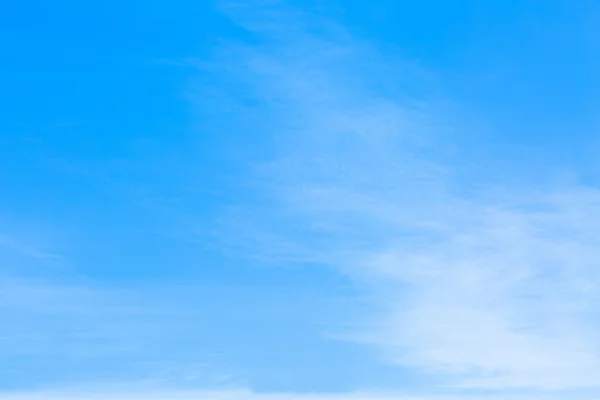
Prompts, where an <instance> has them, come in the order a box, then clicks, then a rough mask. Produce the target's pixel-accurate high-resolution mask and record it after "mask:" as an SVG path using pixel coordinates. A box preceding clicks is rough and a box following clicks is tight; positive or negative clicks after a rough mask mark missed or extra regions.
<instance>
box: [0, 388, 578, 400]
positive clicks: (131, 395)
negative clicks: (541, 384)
mask: <svg viewBox="0 0 600 400" xmlns="http://www.w3.org/2000/svg"><path fill="white" fill-rule="evenodd" d="M569 398H570V399H573V400H578V399H580V398H582V397H577V396H573V395H570V396H569ZM59 399H60V400H501V399H502V400H557V399H558V397H553V396H532V395H514V396H506V395H505V396H502V397H496V396H489V395H488V396H460V397H456V396H444V395H440V396H408V395H398V394H396V395H395V394H385V393H368V392H364V393H342V394H336V393H329V394H323V393H321V394H319V393H305V394H300V393H257V392H253V391H251V390H246V389H240V390H223V391H210V390H188V391H184V390H179V391H177V390H153V391H139V390H138V391H136V392H130V391H107V390H96V391H89V390H88V391H85V390H79V391H46V392H30V393H13V394H10V393H6V394H0V400H59Z"/></svg>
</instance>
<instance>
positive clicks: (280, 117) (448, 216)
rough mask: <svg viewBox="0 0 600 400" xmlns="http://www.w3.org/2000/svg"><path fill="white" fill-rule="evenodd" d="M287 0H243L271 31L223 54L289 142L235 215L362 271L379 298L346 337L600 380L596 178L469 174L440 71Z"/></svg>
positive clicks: (521, 373) (445, 365)
mask: <svg viewBox="0 0 600 400" xmlns="http://www.w3.org/2000/svg"><path fill="white" fill-rule="evenodd" d="M284 8H285V7H284ZM284 8H283V9H282V8H278V7H271V6H269V7H267V12H264V13H263V11H264V10H262V11H261V10H258V11H257V10H256V9H253V10H251V12H250V11H248V10H242V11H240V10H239V9H233V11H232V13H234V17H235V18H236V19H237V20H238V21H241V23H242V25H244V26H245V27H247V28H248V29H249V30H251V31H254V32H255V33H256V35H257V38H258V39H257V42H258V44H253V45H249V46H246V47H243V46H241V47H240V46H237V47H231V48H228V49H227V50H226V51H225V52H224V53H226V54H227V57H225V58H223V59H224V60H225V61H224V62H223V63H224V64H223V65H224V66H225V67H226V68H225V70H226V72H227V73H228V74H229V76H230V77H232V78H233V79H235V80H237V82H238V84H239V87H241V88H243V90H244V96H245V97H246V98H253V99H254V100H255V102H256V103H255V104H258V105H255V106H253V107H251V108H250V109H249V110H248V112H249V113H254V114H255V115H259V116H260V118H257V119H260V121H259V122H257V123H256V126H254V128H255V129H256V130H258V131H260V130H262V131H264V132H270V133H272V135H273V137H274V138H275V139H274V140H275V143H276V144H275V148H276V149H275V151H274V153H275V156H274V157H273V159H272V161H270V162H268V163H264V164H261V165H260V166H258V167H257V168H256V171H255V176H256V177H257V187H258V189H259V191H262V193H263V195H264V196H265V198H266V200H264V199H263V200H262V202H257V203H256V204H247V205H246V208H245V211H242V212H239V211H238V212H236V213H235V214H234V217H232V219H234V220H235V221H236V223H237V224H238V226H246V227H247V226H256V225H259V226H261V229H262V230H264V231H268V232H270V235H273V234H274V232H275V233H277V234H278V235H279V239H278V240H276V241H270V240H269V239H268V238H269V237H273V236H259V237H263V238H265V240H264V241H263V242H262V243H259V244H258V245H257V243H256V240H255V241H254V242H253V246H252V247H253V251H255V252H256V251H258V252H262V253H267V254H275V255H277V254H281V253H286V252H289V251H290V249H292V252H293V253H294V255H295V256H297V257H299V259H302V257H304V258H306V259H310V260H320V261H321V262H323V263H326V264H329V265H332V266H334V267H335V268H338V269H339V270H340V271H342V272H343V273H346V274H348V275H349V276H351V277H352V278H353V279H355V280H356V281H357V282H359V284H360V285H362V286H363V287H365V288H367V289H368V290H369V291H370V292H371V293H372V295H373V297H374V299H375V300H374V308H373V310H374V312H376V313H377V315H376V316H374V317H373V318H372V319H371V320H370V321H368V322H367V321H365V324H364V329H363V330H361V331H360V332H348V333H346V337H350V338H352V339H353V340H357V341H359V342H363V343H367V344H369V345H372V346H374V348H376V349H378V350H379V351H380V353H381V354H382V355H383V357H384V359H385V360H386V361H387V362H391V363H393V364H396V365H399V366H409V367H413V368H416V369H418V370H420V371H422V372H424V373H427V374H431V375H432V376H433V377H436V378H437V379H438V382H440V384H442V383H441V382H443V384H444V385H446V386H447V385H450V386H453V387H461V388H467V387H468V388H488V389H489V388H491V389H510V388H533V389H539V390H558V389H573V388H584V387H598V386H600V347H599V346H598V344H597V343H598V340H597V339H598V335H599V334H600V330H599V327H598V326H597V323H596V322H595V321H597V316H598V307H597V304H599V303H598V300H599V299H598V296H599V294H600V290H599V289H600V288H599V287H598V283H599V282H600V280H599V279H598V278H599V276H598V274H600V272H599V270H598V268H597V263H598V261H597V260H598V259H600V247H599V246H598V245H597V238H598V237H599V235H600V229H599V228H598V221H599V220H600V191H598V190H597V189H595V188H593V187H587V186H585V185H582V184H579V183H577V182H572V183H560V184H559V183H557V184H556V185H554V186H549V185H546V186H541V185H538V184H535V183H533V182H526V181H521V182H520V184H521V186H519V187H515V186H511V185H507V184H502V183H501V182H502V181H503V180H502V179H500V180H496V181H495V182H496V183H493V184H492V183H487V182H486V181H485V178H486V177H485V176H484V179H480V180H477V181H472V180H468V179H467V178H465V177H463V176H461V175H460V174H458V173H457V172H456V168H455V167H456V166H455V165H453V164H452V163H449V162H447V161H441V157H438V156H439V149H438V147H439V146H444V145H447V144H448V143H450V142H451V138H449V137H447V135H448V134H449V132H451V131H452V130H453V129H455V128H456V127H455V126H452V127H447V126H444V120H443V116H442V115H441V113H440V114H439V115H438V111H439V109H438V108H437V106H436V100H435V99H436V96H434V95H433V92H432V90H431V84H430V83H431V82H430V80H429V78H430V77H431V74H428V73H424V72H423V71H421V70H420V69H419V68H418V67H416V66H415V65H414V64H411V63H406V62H400V61H397V59H396V58H394V56H393V55H383V54H382V53H381V52H378V51H377V50H376V49H374V48H372V47H370V46H368V45H366V44H364V43H360V42H358V41H355V40H354V39H353V38H351V37H350V35H348V34H346V33H344V32H343V30H342V29H341V28H340V27H336V26H332V25H331V24H329V23H327V24H323V23H322V21H316V22H315V21H314V20H312V19H311V18H308V17H306V16H303V15H301V14H297V13H291V12H289V10H285V9H284ZM255 12H258V14H259V15H261V17H260V18H258V19H255V17H254V16H255V15H256V14H254V13H255ZM265 16H266V17H265ZM264 18H267V19H268V21H267V22H269V23H265V21H264ZM289 19H291V21H293V22H290V21H288V20H289ZM281 21H288V22H289V23H283V22H281ZM257 27H260V29H259V28H257ZM265 27H267V28H265ZM315 32H317V33H315ZM402 88H407V89H406V90H402ZM520 168H522V169H526V168H527V166H526V165H522V166H520ZM484 175H485V174H484ZM495 178H497V177H495ZM500 178H503V177H500ZM505 178H507V179H505V180H504V181H505V182H508V181H509V179H508V178H509V177H505ZM510 181H513V182H514V181H518V179H514V177H513V178H511V179H510ZM498 182H500V183H498ZM473 188H475V189H473ZM523 188H527V189H523ZM244 220H246V221H248V222H247V223H245V222H244ZM249 236H251V234H249ZM238 239H239V240H240V241H244V240H245V239H246V237H239V236H238ZM279 243H287V244H286V246H285V248H281V247H278V246H279ZM290 243H293V245H290ZM486 398H488V397H486Z"/></svg>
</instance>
